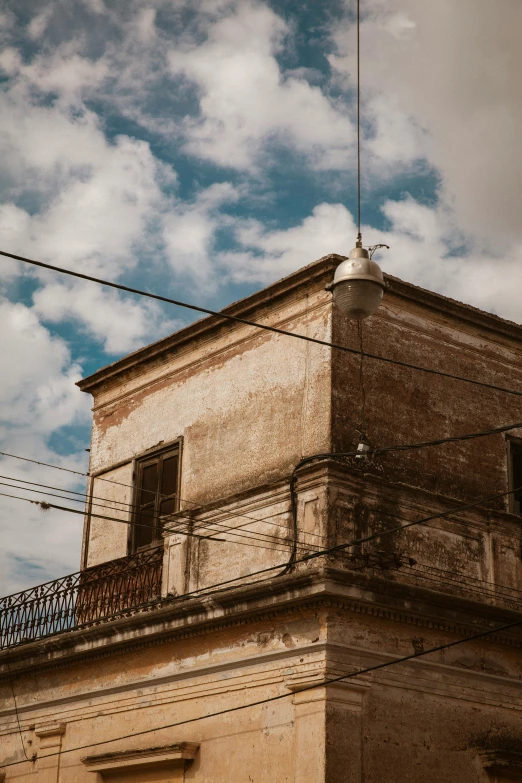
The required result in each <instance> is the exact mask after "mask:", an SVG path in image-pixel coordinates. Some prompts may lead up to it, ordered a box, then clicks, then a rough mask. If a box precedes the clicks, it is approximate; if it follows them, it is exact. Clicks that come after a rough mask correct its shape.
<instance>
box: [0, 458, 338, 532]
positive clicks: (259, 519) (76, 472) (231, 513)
mask: <svg viewBox="0 0 522 783" xmlns="http://www.w3.org/2000/svg"><path fill="white" fill-rule="evenodd" d="M0 456H2V457H10V458H12V459H18V460H21V461H22V462H30V463H32V464H33V465H40V466H42V467H46V468H53V469H55V470H61V471H64V472H65V473H72V474H74V475H76V476H85V477H86V478H90V479H92V480H94V481H103V482H105V483H108V484H115V485H116V486H119V487H125V488H126V489H134V488H135V487H134V485H132V484H125V483H123V482H121V481H115V480H114V479H108V478H104V477H103V476H92V475H91V474H89V473H82V472H81V471H79V470H72V469H71V468H64V467H62V466H61V465H53V464H52V463H50V462H42V461H41V460H36V459H30V458H29V457H21V456H20V455H19V454H10V453H9V452H7V451H0ZM12 480H14V481H23V479H12ZM27 483H30V482H27ZM40 486H44V485H43V484H41V485H40ZM62 491H63V492H69V493H72V492H73V490H69V489H63V490H62ZM146 491H148V492H151V493H154V490H146ZM75 494H78V495H80V494H82V495H83V496H84V497H85V498H86V500H88V499H89V497H90V496H89V495H88V494H87V493H85V492H84V493H79V492H76V493H75ZM92 497H98V499H100V498H99V496H92ZM160 497H164V496H163V495H161V493H160ZM101 499H103V500H105V498H101ZM179 500H180V501H181V502H182V503H188V504H190V505H192V506H196V507H197V508H196V509H192V511H193V512H194V513H198V511H201V510H203V512H204V508H203V507H202V506H201V505H200V504H199V503H196V501H194V500H188V499H187V498H185V497H181V496H180V497H179ZM110 502H114V503H119V504H120V505H123V504H124V501H119V500H118V501H110ZM125 505H129V506H131V505H132V504H130V503H129V504H125ZM189 510H190V509H189ZM179 513H180V512H176V514H179ZM204 513H205V512H204ZM217 513H219V514H226V515H228V516H231V517H236V518H238V519H248V520H250V522H247V523H245V525H238V526H236V528H238V527H246V525H248V524H251V523H252V522H265V523H266V524H267V525H271V526H273V527H278V528H281V529H283V530H286V529H287V528H286V525H280V524H278V523H277V522H273V521H270V520H272V518H273V517H274V516H280V515H281V514H282V513H286V512H280V513H277V514H276V513H274V514H270V515H269V516H267V517H251V516H249V515H248V514H238V513H237V512H234V511H229V510H228V511H218V512H217ZM236 528H233V529H236ZM310 535H312V536H314V537H316V538H327V536H322V535H320V534H318V533H310Z"/></svg>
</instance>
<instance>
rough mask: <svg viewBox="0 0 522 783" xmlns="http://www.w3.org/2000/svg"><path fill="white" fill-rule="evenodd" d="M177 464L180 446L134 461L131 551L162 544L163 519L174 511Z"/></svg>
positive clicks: (176, 493) (176, 505) (175, 509)
mask: <svg viewBox="0 0 522 783" xmlns="http://www.w3.org/2000/svg"><path fill="white" fill-rule="evenodd" d="M179 461H180V448H179V443H177V444H176V445H175V446H170V447H168V448H165V449H162V450H161V451H157V452H155V453H154V454H149V455H147V456H145V457H142V458H140V459H139V460H137V462H136V470H135V478H136V488H135V494H134V497H135V500H134V505H135V515H134V522H135V524H134V525H133V526H132V532H131V551H132V552H137V551H138V550H140V549H145V548H147V547H150V546H155V545H157V544H158V543H159V542H160V541H161V531H162V527H163V522H162V517H164V516H166V515H167V514H172V513H173V512H174V511H177V509H178V484H179Z"/></svg>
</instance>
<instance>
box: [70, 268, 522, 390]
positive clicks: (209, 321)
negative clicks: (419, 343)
mask: <svg viewBox="0 0 522 783" xmlns="http://www.w3.org/2000/svg"><path fill="white" fill-rule="evenodd" d="M346 257H347V256H342V255H340V254H338V253H329V254H328V255H326V256H322V257H321V258H319V259H318V260H317V261H314V262H312V263H311V264H308V265H307V266H304V267H301V268H300V269H298V270H296V271H295V272H292V273H291V274H289V275H287V276H286V277H283V278H281V279H280V280H277V281H276V282H274V283H271V284H270V285H268V286H266V287H265V288H262V289H260V290H259V291H256V292H255V293H253V294H250V295H249V296H246V297H245V298H243V299H239V300H238V301H236V302H232V303H231V304H230V305H227V306H226V307H224V308H223V309H222V310H220V312H221V313H223V314H227V315H235V316H240V317H243V318H248V316H249V314H251V313H252V312H254V311H255V310H256V309H257V308H259V307H262V306H263V305H267V304H271V303H273V302H274V301H276V300H278V299H281V298H282V297H284V296H285V295H287V294H289V293H291V292H292V291H293V290H295V289H297V288H298V287H299V286H300V285H302V284H303V283H305V282H311V281H313V280H318V279H320V278H321V277H325V276H326V275H327V274H328V273H330V272H331V271H333V270H334V269H335V267H336V266H337V264H339V263H340V262H341V261H344V260H345V258H346ZM384 279H385V282H386V288H387V290H388V291H390V292H391V293H393V294H395V295H396V296H399V297H402V298H403V299H407V300H409V301H412V302H415V303H416V304H420V305H424V306H426V307H429V308H431V309H433V310H436V311H438V312H441V313H447V314H449V315H451V316H452V317H455V318H459V319H461V320H463V321H467V322H468V323H473V324H475V325H478V326H480V327H482V328H485V329H489V330H491V331H493V332H497V333H499V334H503V335H504V336H506V337H508V338H511V339H517V340H520V339H522V325H521V324H517V323H515V322H513V321H508V320H506V319H504V318H501V317H500V316H498V315H494V314H493V313H488V312H486V311H485V310H480V309H479V308H478V307H473V306H472V305H469V304H465V303H464V302H459V301H458V300H456V299H451V298H450V297H447V296H443V295H442V294H438V293H436V292H434V291H429V290H428V289H425V288H421V287H420V286H417V285H415V284H414V283H409V282H406V281H404V280H401V279H400V278H398V277H394V276H393V275H389V274H386V273H385V275H384ZM223 324H224V321H223V320H222V319H221V318H220V317H219V315H207V316H205V317H203V318H200V319H198V320H197V321H194V322H192V323H191V324H189V325H188V326H185V327H183V328H182V329H180V330H178V331H177V332H174V333H172V334H170V335H167V336H166V337H163V338H161V339H160V340H157V341H156V342H154V343H151V344H150V345H146V346H144V347H143V348H139V349H138V350H137V351H133V352H132V353H130V354H127V355H126V356H124V357H123V358H121V359H118V360H117V361H115V362H113V363H111V364H109V365H106V366H105V367H102V368H100V369H99V370H97V371H96V372H95V373H93V374H92V375H89V376H87V377H86V378H83V379H82V380H80V381H78V382H77V384H76V385H77V386H78V387H79V388H80V389H81V391H84V392H92V391H93V390H94V389H95V388H96V387H97V386H99V385H101V384H103V383H105V382H107V381H109V380H111V379H113V378H115V377H117V376H118V375H120V374H122V373H124V372H126V371H128V370H130V369H131V368H132V367H134V366H136V365H138V364H140V363H141V362H144V361H145V362H147V361H152V360H154V359H156V358H157V357H159V356H161V355H162V354H164V353H166V352H168V351H171V350H173V349H174V348H176V347H179V346H181V345H184V344H186V343H187V342H189V341H190V340H193V339H194V338H196V337H200V336H201V335H204V334H205V333H209V332H212V331H213V330H217V329H219V328H221V327H222V326H223Z"/></svg>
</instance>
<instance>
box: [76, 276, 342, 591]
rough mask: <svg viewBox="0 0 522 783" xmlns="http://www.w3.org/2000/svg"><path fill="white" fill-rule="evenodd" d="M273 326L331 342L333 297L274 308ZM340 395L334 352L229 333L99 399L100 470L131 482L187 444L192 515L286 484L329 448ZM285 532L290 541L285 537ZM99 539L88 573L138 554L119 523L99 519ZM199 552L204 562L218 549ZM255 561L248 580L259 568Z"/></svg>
mask: <svg viewBox="0 0 522 783" xmlns="http://www.w3.org/2000/svg"><path fill="white" fill-rule="evenodd" d="M270 321H271V322H272V323H276V324H280V325H281V326H282V327H283V328H286V329H289V330H291V331H295V332H301V333H303V334H308V335H310V336H314V337H317V338H319V339H322V340H327V341H328V340H330V339H331V303H330V298H329V296H328V295H327V294H325V292H324V291H323V290H322V286H321V287H319V286H318V285H317V284H316V285H315V286H312V287H309V289H308V292H307V291H305V292H304V295H303V292H300V295H299V297H298V298H297V299H296V300H293V299H290V300H289V301H284V302H283V303H280V304H279V306H278V307H277V308H274V309H273V310H271V311H270ZM312 349H313V350H312ZM330 390H331V382H330V362H329V350H328V349H327V348H321V347H320V346H310V345H309V344H307V343H305V342H298V341H295V340H292V339H290V338H287V337H283V336H278V335H274V334H269V333H260V332H257V331H256V332H252V330H251V329H248V328H244V327H241V326H240V327H236V326H232V327H228V326H227V329H221V331H220V333H219V334H218V336H217V337H216V338H215V339H213V340H211V341H209V340H206V341H203V342H201V341H200V342H198V341H195V342H194V344H191V345H190V346H189V347H188V348H186V349H184V350H183V351H180V352H174V353H172V355H169V356H168V358H167V359H163V360H162V361H161V363H159V364H157V365H156V364H152V366H149V365H148V364H145V363H144V364H142V365H137V366H136V368H135V369H133V371H132V373H131V374H129V377H128V378H126V379H123V380H122V381H120V382H118V383H117V384H113V385H112V386H102V387H101V388H100V389H99V390H98V391H97V392H96V393H95V407H94V423H93V438H92V449H91V470H92V471H93V472H94V473H97V472H98V471H100V470H103V469H109V473H106V474H104V475H103V478H104V479H106V478H113V479H114V480H117V481H122V483H127V484H131V483H132V460H133V459H134V458H135V457H137V456H140V455H141V454H143V453H144V452H145V451H147V450H150V449H153V448H154V447H160V446H162V445H164V444H167V443H169V442H171V441H174V440H176V439H178V438H182V463H181V508H182V509H185V510H189V509H191V508H193V506H194V504H196V505H197V504H206V503H209V502H215V501H216V500H219V499H220V498H227V497H230V496H233V495H236V494H238V493H242V492H243V493H244V492H245V491H251V490H253V489H254V488H256V487H259V486H261V487H262V486H263V485H270V484H271V483H273V482H274V481H278V480H281V479H282V478H284V479H285V480H287V479H288V478H289V475H290V473H291V471H292V469H293V467H294V465H295V464H296V462H298V460H299V459H300V458H301V457H302V456H303V455H306V454H310V453H315V452H317V451H325V450H326V451H327V450H328V449H329V448H330V437H331V433H330V422H331V412H330V411H331V403H330V399H331V393H330ZM121 463H125V464H124V465H123V466H122V467H118V468H114V469H112V470H111V466H113V465H119V464H120V465H121ZM93 494H94V495H96V496H97V497H99V498H103V499H107V500H110V501H111V504H110V505H111V508H115V507H116V505H115V503H114V501H115V500H121V501H123V502H124V503H130V502H132V495H131V494H130V491H129V490H127V489H126V488H125V487H119V486H117V485H111V484H109V483H107V482H106V481H101V480H100V479H99V478H98V479H95V480H94V482H93ZM93 508H95V507H93ZM120 508H123V507H122V506H121V507H120ZM286 511H287V512H288V506H287V509H286ZM111 515H112V511H111ZM120 515H121V516H122V517H124V516H125V513H124V512H123V511H120ZM127 518H128V515H127ZM226 522H227V520H226V514H225V517H224V519H223V520H222V521H221V524H226ZM236 524H237V520H236ZM282 525H283V526H285V525H286V522H285V520H284V519H283V520H282ZM264 527H266V526H261V528H260V531H261V533H264ZM277 535H280V536H281V538H282V540H283V542H286V540H287V539H288V534H287V530H286V529H284V530H282V532H281V531H277ZM89 538H90V542H91V543H90V545H89V547H88V564H89V565H95V564H97V563H99V562H102V561H104V560H108V559H110V558H112V557H118V556H123V555H125V554H126V553H127V543H126V532H125V528H124V526H118V524H117V523H108V522H107V521H105V520H96V519H94V518H92V519H91V523H90V532H89ZM102 542H103V543H102ZM213 546H214V547H216V546H217V544H215V543H214V544H213ZM285 546H286V544H285ZM286 548H287V549H288V547H286ZM198 549H199V560H200V563H201V564H203V562H204V561H205V562H206V560H207V553H206V550H207V549H208V545H206V546H205V544H204V542H201V543H200V545H199V546H198ZM214 551H216V550H214ZM233 552H234V554H233V555H232V554H231V553H230V556H229V555H228V553H227V554H226V557H225V558H224V559H221V561H220V568H219V569H218V570H219V573H220V574H221V576H222V575H223V574H224V573H225V574H226V573H228V571H227V568H228V567H229V566H230V565H232V566H233V567H235V565H236V563H235V560H236V559H237V558H238V557H243V556H242V555H240V554H239V546H236V547H235V548H233ZM281 552H283V550H282V549H281V550H280V553H279V554H280V555H281ZM247 554H248V549H247ZM250 554H251V555H252V557H251V558H250V563H253V564H258V563H262V564H264V563H267V562H268V563H271V562H274V557H273V556H272V555H270V553H269V555H268V560H267V558H266V557H265V558H263V557H261V558H260V557H258V555H259V554H260V553H259V552H257V551H256V550H255V549H252V548H250ZM284 554H286V552H285V553H284ZM220 555H221V553H220ZM220 555H219V556H220ZM244 559H245V564H243V565H241V564H239V573H241V572H243V571H245V570H246V571H248V570H252V568H253V566H251V564H249V561H248V557H247V558H244ZM279 559H284V558H281V556H279ZM275 562H278V560H277V557H276V558H275ZM211 570H212V573H213V574H214V575H215V576H216V578H217V577H218V576H219V574H215V571H216V568H215V566H214V567H213V568H212V569H211ZM236 570H237V569H236ZM222 578H223V576H222Z"/></svg>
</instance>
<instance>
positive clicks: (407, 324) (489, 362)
mask: <svg viewBox="0 0 522 783" xmlns="http://www.w3.org/2000/svg"><path fill="white" fill-rule="evenodd" d="M333 319H334V320H333V335H334V340H335V341H336V342H340V343H342V344H346V345H348V346H351V347H358V346H359V340H358V334H357V330H356V327H355V325H354V324H353V323H350V322H347V321H346V320H345V319H343V317H342V316H341V315H340V313H339V311H337V310H336V309H335V310H334V312H333ZM362 332H363V346H364V349H365V350H366V351H367V352H369V353H374V354H380V355H382V356H386V357H390V358H392V359H397V360H399V361H404V362H409V363H412V364H415V365H420V366H425V367H428V368H433V369H435V370H441V371H443V372H447V373H451V374H454V375H458V376H464V377H466V378H470V379H472V380H478V381H482V382H485V383H490V384H494V385H497V386H501V387H507V388H511V389H514V390H519V391H520V390H522V363H521V360H522V342H521V336H522V330H521V328H520V327H518V326H515V325H513V324H509V323H506V322H504V321H502V320H501V319H496V318H494V317H490V316H488V315H487V314H484V313H480V311H475V310H473V308H466V307H465V306H462V305H459V304H458V303H452V302H451V301H448V300H445V299H444V298H443V297H437V296H435V295H431V294H429V293H428V292H424V291H422V289H416V288H415V287H413V286H406V285H405V284H402V283H400V281H398V282H393V281H392V282H391V285H390V290H389V291H388V292H387V293H386V296H385V298H384V299H383V303H382V305H381V307H380V308H379V310H378V311H377V313H376V314H375V315H374V316H372V317H371V318H369V319H368V320H367V321H364V322H363V326H362ZM332 360H333V379H334V380H333V422H334V423H333V440H334V447H335V448H334V450H335V451H346V450H350V449H353V448H354V446H355V445H356V443H357V435H356V433H355V429H356V428H357V427H358V426H359V424H360V421H359V417H360V410H361V385H360V383H359V359H358V357H356V356H349V355H345V354H342V353H341V352H338V351H337V352H334V354H333V357H332ZM363 378H364V389H365V393H366V405H365V422H364V430H365V432H366V434H367V436H368V438H369V440H370V442H371V443H372V445H374V446H375V447H382V446H391V445H399V444H408V443H418V442H423V441H429V440H437V439H439V438H447V437H451V436H454V435H463V434H466V433H473V432H479V431H481V430H488V429H491V428H493V427H497V426H501V425H504V424H510V423H516V422H520V421H522V406H521V403H520V398H519V397H517V396H512V395H509V394H506V393H503V392H496V391H494V390H491V389H487V388H484V387H480V386H474V385H472V384H468V383H464V382H462V381H458V380H452V379H449V378H443V377H440V376H436V375H432V374H428V373H423V372H420V371H417V370H410V369H408V368H405V367H400V366H397V365H394V364H389V363H384V362H380V361H375V360H372V359H365V360H364V363H363ZM512 434H513V435H516V436H518V437H520V436H521V435H522V429H518V430H514V431H513V432H512ZM368 470H369V471H370V472H373V473H374V474H375V475H376V476H379V477H381V478H383V479H385V480H388V481H395V482H402V483H404V484H407V485H409V486H412V487H420V488H423V489H426V490H429V491H431V492H434V493H437V494H440V495H443V496H448V497H454V498H458V499H461V500H469V501H472V500H475V499H478V498H480V497H486V496H488V495H490V494H494V493H497V492H498V493H500V492H502V491H503V490H507V489H508V472H507V458H506V443H505V436H504V435H495V436H492V437H488V438H480V439H478V440H472V441H467V442H466V441H463V442H460V443H452V444H447V445H442V446H436V447H432V448H426V449H421V450H412V451H407V452H403V453H401V452H394V453H390V454H387V455H382V456H379V457H378V458H376V460H375V462H374V464H373V465H368ZM492 505H493V506H494V507H496V508H502V509H507V508H508V500H507V499H502V500H499V501H497V502H496V503H493V504H492Z"/></svg>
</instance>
